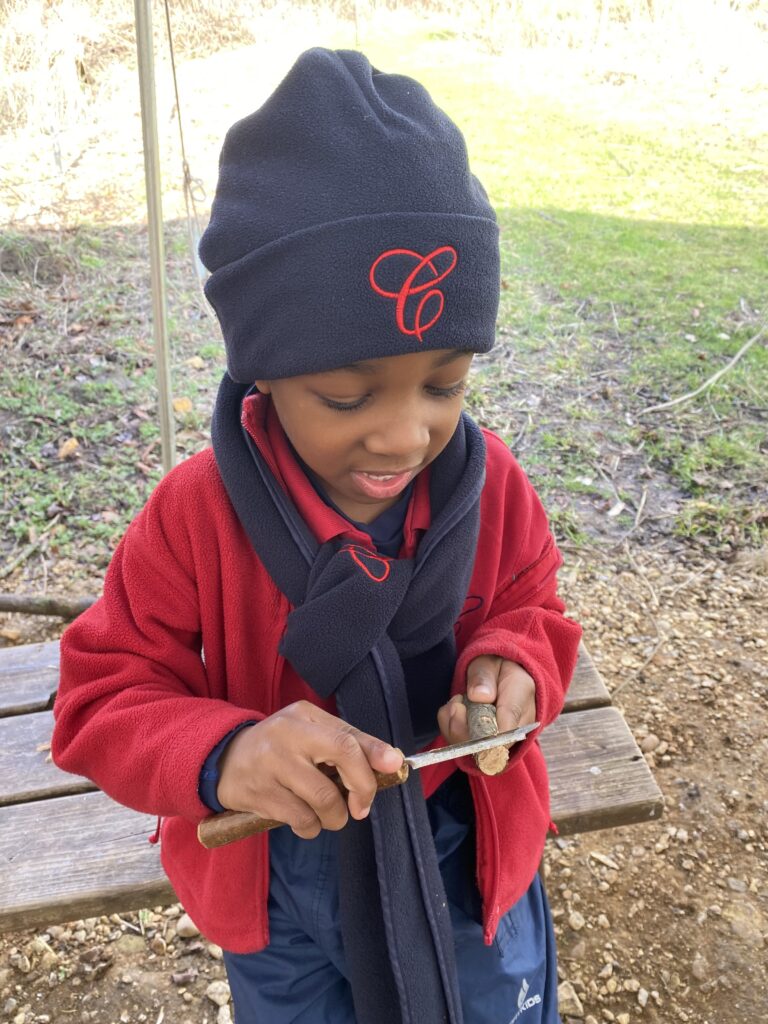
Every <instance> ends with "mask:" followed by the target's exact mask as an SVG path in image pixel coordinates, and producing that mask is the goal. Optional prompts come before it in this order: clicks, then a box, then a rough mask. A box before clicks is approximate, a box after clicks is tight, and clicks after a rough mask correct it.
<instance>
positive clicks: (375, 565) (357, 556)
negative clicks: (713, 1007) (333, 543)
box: [341, 544, 392, 583]
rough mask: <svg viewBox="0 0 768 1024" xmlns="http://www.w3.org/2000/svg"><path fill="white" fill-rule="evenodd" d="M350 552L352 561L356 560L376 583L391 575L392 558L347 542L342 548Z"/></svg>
mask: <svg viewBox="0 0 768 1024" xmlns="http://www.w3.org/2000/svg"><path fill="white" fill-rule="evenodd" d="M341 550H342V551H346V552H348V553H349V555H350V557H351V558H352V561H353V562H355V563H356V564H357V565H358V566H359V567H360V568H361V569H362V570H363V572H364V573H365V575H366V576H367V577H368V579H370V580H373V582H374V583H383V582H384V580H385V579H386V578H387V577H388V576H389V572H390V569H391V565H390V563H391V561H392V559H391V558H387V557H385V556H384V555H378V554H376V553H375V552H374V551H368V549H367V548H364V547H360V545H358V544H347V545H345V546H344V547H343V548H342V549H341Z"/></svg>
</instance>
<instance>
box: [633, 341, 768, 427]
mask: <svg viewBox="0 0 768 1024" xmlns="http://www.w3.org/2000/svg"><path fill="white" fill-rule="evenodd" d="M766 327H768V324H763V326H762V327H761V328H760V330H759V331H758V332H757V334H755V335H753V336H752V337H751V338H750V339H749V341H747V342H745V343H744V344H743V345H742V346H741V348H740V349H739V351H738V352H737V353H736V355H735V356H734V357H733V359H731V360H730V362H728V363H726V364H725V366H723V367H721V368H720V369H719V370H718V371H717V373H713V374H712V376H711V377H709V378H708V379H707V380H705V381H704V383H703V384H700V385H699V387H697V388H696V390H695V391H689V392H688V393H687V394H685V395H680V396H679V397H678V398H673V399H672V401H670V402H661V403H660V404H659V405H649V406H648V408H647V409H643V410H641V412H639V413H638V414H637V415H638V417H640V416H646V415H647V414H648V413H649V412H660V411H661V410H662V409H671V408H672V407H673V406H675V405H681V404H682V403H683V402H689V401H690V400H691V399H692V398H696V396H697V395H700V394H701V393H702V391H706V389H707V388H711V387H712V385H713V384H716V383H717V381H719V380H720V378H721V377H722V376H723V375H724V374H726V373H728V371H729V370H732V369H733V367H734V366H735V365H736V363H738V361H739V360H740V359H741V357H742V356H743V355H745V354H746V353H747V352H748V351H749V350H750V349H751V348H752V346H753V345H754V344H755V342H756V341H759V340H760V338H762V336H763V335H764V334H765V331H766Z"/></svg>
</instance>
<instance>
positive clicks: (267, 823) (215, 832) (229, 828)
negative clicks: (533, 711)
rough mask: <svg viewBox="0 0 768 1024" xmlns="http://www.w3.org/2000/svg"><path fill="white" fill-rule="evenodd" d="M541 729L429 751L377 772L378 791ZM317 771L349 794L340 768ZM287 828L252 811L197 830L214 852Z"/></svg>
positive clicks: (217, 818) (207, 821) (226, 815)
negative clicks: (416, 773) (392, 769)
mask: <svg viewBox="0 0 768 1024" xmlns="http://www.w3.org/2000/svg"><path fill="white" fill-rule="evenodd" d="M538 727H539V723H538V722H532V723H531V724H530V725H523V726H520V728H519V729H512V730H511V731H510V732H502V733H498V734H497V735H496V736H486V737H484V738H482V739H476V740H467V741H466V742H465V743H454V744H453V745H452V746H450V747H438V748H437V749H436V750H427V751H425V752H424V753H423V754H412V755H411V756H410V757H405V758H403V763H402V765H401V766H400V768H399V769H398V770H397V771H396V772H391V773H384V772H374V775H375V776H376V789H377V790H380V789H389V788H390V786H398V785H400V784H401V783H403V782H405V780H406V779H407V778H408V776H409V774H410V773H411V772H412V771H418V770H419V769H421V768H426V767H427V765H432V764H441V762H443V761H453V760H454V759H455V758H457V757H466V756H467V755H468V754H479V753H480V752H481V751H483V750H491V749H492V748H494V747H511V746H512V744H513V743H518V742H519V741H520V740H522V739H524V738H525V737H526V736H527V735H528V733H529V732H531V731H532V730H533V729H538ZM317 768H318V769H319V770H320V771H322V772H324V773H325V774H326V775H327V776H328V777H329V778H330V779H331V781H332V782H334V783H335V784H336V785H337V786H338V787H339V789H340V790H341V792H342V793H344V794H345V795H346V792H347V790H346V788H345V787H344V783H343V782H342V781H341V777H340V776H339V773H338V771H337V770H336V768H334V767H332V766H331V765H325V764H319V765H317ZM284 824H285V822H283V821H275V820H274V819H273V818H260V817H259V815H258V814H254V813H253V812H251V811H224V812H223V813H222V814H213V815H211V817H210V818H204V819H203V820H202V821H201V822H200V824H199V825H198V826H197V838H198V839H199V840H200V842H201V843H202V844H203V846H204V847H205V848H206V849H208V850H213V849H215V847H217V846H226V844H227V843H234V842H235V840H237V839H245V838H246V836H253V835H257V834H258V833H260V832H266V831H268V830H269V829H271V828H278V827H279V826H280V825H284Z"/></svg>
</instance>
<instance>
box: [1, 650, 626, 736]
mask: <svg viewBox="0 0 768 1024" xmlns="http://www.w3.org/2000/svg"><path fill="white" fill-rule="evenodd" d="M58 685H59V642H58V640H53V641H51V642H50V643H44V644H23V645H21V646H20V647H7V648H3V649H0V717H2V716H5V715H21V714H26V713H27V712H30V711H42V710H44V709H45V708H48V707H49V706H50V704H51V701H52V699H53V696H54V694H55V693H56V689H57V687H58ZM610 703H611V697H610V694H609V693H608V690H607V688H606V686H605V683H604V682H603V679H602V676H601V675H600V673H599V672H598V671H597V669H596V668H595V664H594V662H593V661H592V658H591V656H590V654H589V652H588V651H587V649H586V647H585V646H584V644H583V643H582V644H581V645H580V646H579V659H578V661H577V663H576V669H575V671H574V674H573V680H572V682H571V685H570V688H569V690H568V693H567V694H566V697H565V708H564V710H565V711H581V710H583V709H584V708H595V707H602V706H603V705H606V704H610Z"/></svg>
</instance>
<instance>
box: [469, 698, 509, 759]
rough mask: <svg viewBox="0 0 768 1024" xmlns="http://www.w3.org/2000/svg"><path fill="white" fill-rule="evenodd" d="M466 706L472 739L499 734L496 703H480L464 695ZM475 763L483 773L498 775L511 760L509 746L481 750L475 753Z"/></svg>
mask: <svg viewBox="0 0 768 1024" xmlns="http://www.w3.org/2000/svg"><path fill="white" fill-rule="evenodd" d="M464 706H465V707H466V709H467V726H468V728H469V738H470V739H471V740H481V739H485V737H486V736H497V735H498V733H499V727H498V724H497V722H496V705H495V704H479V703H477V701H473V700H469V699H468V698H467V697H466V696H465V697H464ZM474 758H475V764H476V765H477V767H478V768H479V769H480V771H481V772H482V773H483V775H498V774H499V773H500V772H503V771H504V769H505V768H506V767H507V761H508V760H509V748H508V747H492V748H491V749H490V750H481V751H480V753H479V754H475V755H474Z"/></svg>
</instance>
